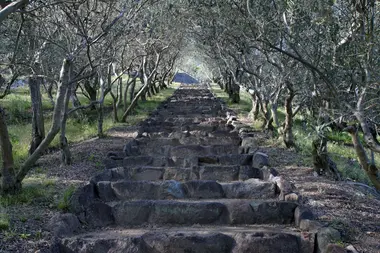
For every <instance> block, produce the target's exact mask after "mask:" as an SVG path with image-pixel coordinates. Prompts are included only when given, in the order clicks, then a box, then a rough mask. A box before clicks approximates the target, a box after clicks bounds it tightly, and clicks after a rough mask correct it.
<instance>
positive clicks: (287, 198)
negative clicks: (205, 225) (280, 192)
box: [284, 192, 300, 202]
mask: <svg viewBox="0 0 380 253" xmlns="http://www.w3.org/2000/svg"><path fill="white" fill-rule="evenodd" d="M284 200H285V201H293V202H298V201H299V200H300V196H299V195H298V194H297V193H295V192H293V193H289V194H286V195H285V199H284Z"/></svg>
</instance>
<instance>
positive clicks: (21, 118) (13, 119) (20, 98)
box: [0, 83, 178, 167]
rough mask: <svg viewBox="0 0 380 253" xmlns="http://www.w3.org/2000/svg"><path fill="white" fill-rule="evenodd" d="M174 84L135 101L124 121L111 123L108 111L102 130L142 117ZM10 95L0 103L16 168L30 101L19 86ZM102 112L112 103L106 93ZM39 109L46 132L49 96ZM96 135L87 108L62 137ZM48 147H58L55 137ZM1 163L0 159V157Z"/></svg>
mask: <svg viewBox="0 0 380 253" xmlns="http://www.w3.org/2000/svg"><path fill="white" fill-rule="evenodd" d="M139 85H140V84H139V83H137V84H136V91H137V90H138V88H139ZM177 87H178V84H173V85H172V86H170V87H169V88H167V89H165V90H162V91H161V92H160V93H158V94H156V95H155V96H153V97H151V98H149V97H148V98H147V101H145V102H142V101H139V103H138V106H137V107H136V109H135V111H134V112H133V113H132V114H131V115H130V116H129V117H128V119H127V122H126V123H115V122H114V121H113V119H112V117H111V114H112V113H111V112H110V113H107V114H105V116H104V122H103V129H104V132H106V131H107V130H108V129H110V128H112V127H115V126H129V125H134V124H136V123H138V122H140V121H141V120H144V119H145V118H146V117H148V115H149V114H150V112H152V111H153V110H154V109H155V108H156V107H157V106H158V105H159V104H160V103H161V102H162V101H164V100H165V99H166V98H167V97H169V96H170V95H171V94H173V92H174V90H175V89H176V88H177ZM12 92H13V93H12V94H9V95H8V96H6V97H5V98H4V99H3V100H0V105H1V106H2V107H4V108H5V109H6V111H7V114H8V119H7V120H8V124H9V125H8V131H9V135H10V138H11V142H12V146H13V156H14V161H15V166H16V167H19V166H20V165H21V164H22V163H23V162H24V161H25V159H26V158H27V157H28V149H29V144H30V141H31V129H32V125H31V122H30V121H31V113H30V112H31V102H30V98H29V94H28V89H27V88H19V89H16V90H13V91H12ZM78 97H79V99H80V100H81V102H82V103H83V104H85V103H88V100H87V101H86V99H87V98H85V97H84V96H83V95H81V94H78ZM104 105H105V107H106V111H107V110H108V111H110V109H107V108H109V107H110V106H111V105H112V98H111V96H110V95H108V96H107V97H106V99H105V101H104ZM43 109H44V110H45V111H46V112H47V113H46V115H45V131H46V132H47V131H48V130H49V128H50V126H51V110H52V106H51V104H50V101H49V99H48V98H47V96H46V95H45V94H44V95H43ZM122 114H123V110H122V109H119V110H118V115H119V118H120V117H121V116H122ZM96 135H97V114H96V111H91V110H90V109H88V110H86V111H83V117H82V118H80V119H78V118H76V117H74V116H72V117H70V118H69V119H68V121H67V126H66V137H67V139H68V141H69V143H75V142H81V141H84V140H87V139H89V138H92V137H95V136H96ZM50 146H51V147H56V148H57V147H58V146H59V136H58V135H57V136H56V138H55V139H54V140H53V142H52V143H51V145H50ZM0 162H1V158H0Z"/></svg>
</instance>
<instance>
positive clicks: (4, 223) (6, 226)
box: [0, 212, 10, 231]
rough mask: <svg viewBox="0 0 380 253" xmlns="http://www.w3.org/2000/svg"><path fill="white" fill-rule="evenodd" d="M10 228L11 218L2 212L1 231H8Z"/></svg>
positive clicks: (0, 218)
mask: <svg viewBox="0 0 380 253" xmlns="http://www.w3.org/2000/svg"><path fill="white" fill-rule="evenodd" d="M9 227H10V219H9V216H8V215H7V214H5V213H1V212H0V231H2V230H8V229H9Z"/></svg>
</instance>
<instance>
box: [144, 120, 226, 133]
mask: <svg viewBox="0 0 380 253" xmlns="http://www.w3.org/2000/svg"><path fill="white" fill-rule="evenodd" d="M231 130H233V129H232V128H231V127H230V126H226V125H218V124H213V123H209V124H191V125H186V126H181V125H179V126H178V125H175V124H174V123H172V122H162V123H157V124H155V125H142V126H141V129H140V130H139V132H141V133H143V132H146V133H154V132H167V133H172V132H177V131H189V132H190V131H201V132H208V133H212V132H216V131H224V132H230V131H231Z"/></svg>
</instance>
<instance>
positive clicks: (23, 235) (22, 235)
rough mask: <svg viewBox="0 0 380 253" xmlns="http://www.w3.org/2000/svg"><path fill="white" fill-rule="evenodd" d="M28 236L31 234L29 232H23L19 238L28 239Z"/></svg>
mask: <svg viewBox="0 0 380 253" xmlns="http://www.w3.org/2000/svg"><path fill="white" fill-rule="evenodd" d="M30 236H31V234H24V233H23V234H20V238H21V239H24V240H26V239H28V238H29V237H30Z"/></svg>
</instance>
